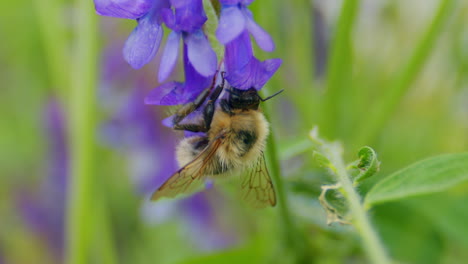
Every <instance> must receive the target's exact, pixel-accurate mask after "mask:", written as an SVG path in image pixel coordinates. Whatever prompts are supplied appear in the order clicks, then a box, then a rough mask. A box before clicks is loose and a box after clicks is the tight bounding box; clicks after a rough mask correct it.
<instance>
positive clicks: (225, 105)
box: [219, 99, 233, 115]
mask: <svg viewBox="0 0 468 264" xmlns="http://www.w3.org/2000/svg"><path fill="white" fill-rule="evenodd" d="M219 104H220V106H221V109H222V110H223V111H224V112H225V113H228V114H230V115H233V112H232V111H231V106H230V105H229V102H228V100H226V99H223V100H221V103H219Z"/></svg>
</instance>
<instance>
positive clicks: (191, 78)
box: [145, 45, 212, 105]
mask: <svg viewBox="0 0 468 264" xmlns="http://www.w3.org/2000/svg"><path fill="white" fill-rule="evenodd" d="M184 70H185V82H184V83H181V82H169V83H165V84H163V85H160V86H158V87H156V88H155V89H153V90H152V91H151V92H150V93H149V94H148V96H147V97H146V98H145V103H146V104H154V105H178V104H185V103H187V102H191V101H193V100H194V99H195V98H196V97H197V96H198V94H199V93H200V92H201V91H202V90H203V89H205V88H206V87H208V86H209V85H210V84H211V81H212V76H208V77H205V76H203V75H201V74H200V73H199V72H197V71H196V70H195V68H194V66H193V65H192V63H191V62H190V59H189V56H188V46H187V45H184Z"/></svg>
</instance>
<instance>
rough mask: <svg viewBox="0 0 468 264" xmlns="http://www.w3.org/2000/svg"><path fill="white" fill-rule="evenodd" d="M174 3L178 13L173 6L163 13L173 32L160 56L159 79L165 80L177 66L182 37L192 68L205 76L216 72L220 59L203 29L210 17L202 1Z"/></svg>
mask: <svg viewBox="0 0 468 264" xmlns="http://www.w3.org/2000/svg"><path fill="white" fill-rule="evenodd" d="M171 3H172V5H173V6H174V9H175V13H174V12H173V11H172V10H171V9H164V10H163V12H162V17H163V20H164V22H165V23H166V25H167V27H168V28H170V29H172V30H173V31H172V32H171V33H170V34H169V37H168V39H167V43H166V47H165V49H164V53H163V55H162V58H161V66H160V68H159V75H158V78H159V81H160V82H162V81H164V80H166V79H167V77H168V76H169V75H170V73H171V72H172V70H173V69H174V66H175V64H176V62H177V57H178V50H179V42H180V39H181V38H182V39H183V40H184V47H186V50H187V57H188V60H189V61H190V63H191V65H192V66H193V68H194V69H195V70H196V71H197V72H198V73H199V74H200V75H202V76H204V77H209V76H212V75H213V74H214V73H215V71H216V61H217V58H216V54H215V52H214V51H213V49H212V48H211V46H210V43H209V41H208V39H207V38H206V36H205V33H204V32H203V30H202V26H203V24H204V23H205V22H206V19H207V18H206V15H205V12H204V10H203V3H202V0H191V1H187V0H172V1H171ZM184 50H185V49H184Z"/></svg>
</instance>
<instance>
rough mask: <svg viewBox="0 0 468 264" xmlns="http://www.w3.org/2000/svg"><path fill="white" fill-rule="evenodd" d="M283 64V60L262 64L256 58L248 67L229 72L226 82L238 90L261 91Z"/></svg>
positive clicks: (272, 60) (267, 61)
mask: <svg viewBox="0 0 468 264" xmlns="http://www.w3.org/2000/svg"><path fill="white" fill-rule="evenodd" d="M281 62H282V61H281V59H270V60H266V61H264V62H260V61H259V60H258V59H256V58H255V57H252V59H251V61H250V62H249V63H248V64H247V65H246V67H244V68H241V69H238V70H236V71H234V72H228V73H227V76H226V80H227V81H228V82H229V84H230V85H232V86H234V87H236V88H238V89H243V90H246V89H249V88H251V87H253V88H255V89H257V90H260V89H261V88H262V87H263V86H264V85H265V83H266V82H267V81H268V80H269V79H270V78H271V76H273V74H274V73H275V72H276V70H278V68H279V66H280V65H281Z"/></svg>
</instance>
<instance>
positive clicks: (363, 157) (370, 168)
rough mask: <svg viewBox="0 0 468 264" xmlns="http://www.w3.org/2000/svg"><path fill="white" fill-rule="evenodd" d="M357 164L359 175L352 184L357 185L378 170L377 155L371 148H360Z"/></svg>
mask: <svg viewBox="0 0 468 264" xmlns="http://www.w3.org/2000/svg"><path fill="white" fill-rule="evenodd" d="M358 156H359V163H358V164H357V168H358V169H359V174H358V175H357V176H356V178H355V180H354V182H355V183H359V182H361V181H363V180H365V179H367V178H369V177H371V176H372V175H374V174H375V173H376V172H378V171H379V169H380V161H378V160H377V153H375V151H374V150H373V149H372V148H371V147H367V146H366V147H362V148H361V149H360V150H359V152H358Z"/></svg>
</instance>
